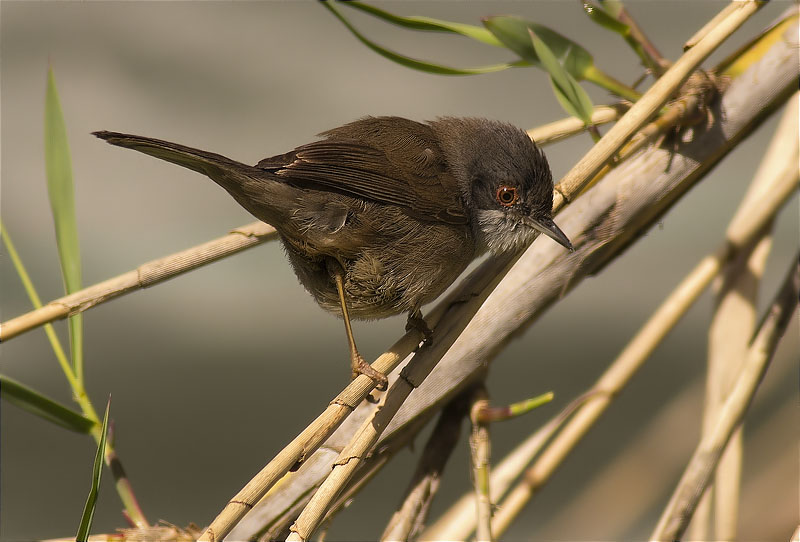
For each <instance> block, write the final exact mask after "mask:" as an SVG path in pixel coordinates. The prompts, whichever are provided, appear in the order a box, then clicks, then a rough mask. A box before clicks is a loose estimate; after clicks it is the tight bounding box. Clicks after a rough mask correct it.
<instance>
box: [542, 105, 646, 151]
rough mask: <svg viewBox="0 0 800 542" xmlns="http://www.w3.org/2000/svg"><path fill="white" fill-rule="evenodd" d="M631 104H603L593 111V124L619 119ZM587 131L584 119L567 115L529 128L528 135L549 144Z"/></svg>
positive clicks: (597, 124) (543, 143)
mask: <svg viewBox="0 0 800 542" xmlns="http://www.w3.org/2000/svg"><path fill="white" fill-rule="evenodd" d="M629 108H630V104H628V103H618V104H614V105H601V106H598V107H595V108H594V111H593V112H592V125H594V126H599V125H601V124H608V123H609V122H614V121H615V120H617V119H619V118H620V117H621V116H622V115H623V114H624V113H625V112H626V111H627V110H628V109H629ZM585 131H586V125H585V124H584V123H583V121H582V120H580V119H579V118H576V117H567V118H565V119H561V120H557V121H554V122H550V123H548V124H543V125H542V126H537V127H536V128H531V129H530V130H528V136H529V137H530V138H531V139H532V140H534V141H535V142H536V144H537V145H540V146H542V145H547V144H549V143H555V142H556V141H561V140H562V139H566V138H568V137H571V136H574V135H576V134H580V133H583V132H585Z"/></svg>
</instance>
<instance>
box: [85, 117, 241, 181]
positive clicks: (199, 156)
mask: <svg viewBox="0 0 800 542" xmlns="http://www.w3.org/2000/svg"><path fill="white" fill-rule="evenodd" d="M92 134H93V135H96V136H97V137H99V138H100V139H104V140H105V141H107V142H108V143H110V144H112V145H116V146H118V147H125V148H127V149H133V150H136V151H139V152H142V153H144V154H149V155H150V156H154V157H156V158H160V159H161V160H166V161H167V162H172V163H173V164H177V165H179V166H183V167H185V168H189V169H191V170H194V171H196V172H198V173H202V174H203V175H207V176H208V177H211V178H212V179H213V180H214V181H216V182H217V183H219V184H221V185H223V187H224V188H228V187H226V186H225V183H224V182H222V179H223V178H225V177H227V175H225V174H226V173H232V172H236V173H240V174H245V175H246V174H247V173H248V172H252V171H253V169H254V168H252V167H251V166H248V165H246V164H242V163H241V162H237V161H235V160H231V159H230V158H226V157H225V156H222V155H220V154H215V153H213V152H206V151H201V150H199V149H193V148H192V147H186V146H184V145H179V144H178V143H171V142H169V141H162V140H160V139H153V138H151V137H142V136H137V135H131V134H122V133H119V132H106V131H100V132H92Z"/></svg>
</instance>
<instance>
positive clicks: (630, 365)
mask: <svg viewBox="0 0 800 542" xmlns="http://www.w3.org/2000/svg"><path fill="white" fill-rule="evenodd" d="M784 160H785V162H784V169H783V171H782V172H781V173H780V174H778V175H777V176H776V177H773V178H772V179H770V181H771V182H770V184H769V189H768V191H767V192H766V193H764V192H763V191H760V196H759V197H757V198H750V199H748V200H745V201H743V202H742V204H741V205H740V207H739V209H738V210H737V213H736V215H735V216H734V218H733V220H732V221H731V224H730V225H729V227H728V233H727V236H726V237H727V238H726V242H725V243H724V244H723V245H722V246H721V247H720V248H719V249H718V250H717V251H715V252H714V254H712V255H709V256H706V257H705V258H703V260H701V261H700V263H699V264H698V265H697V266H696V267H695V268H694V270H692V272H691V273H690V274H689V275H688V276H687V277H686V278H685V279H684V280H683V281H682V282H681V283H680V284H679V285H678V287H677V288H676V289H675V290H674V291H673V292H672V293H671V294H670V295H669V297H668V298H667V299H666V300H665V301H664V302H663V303H662V304H661V305H660V306H659V307H658V309H656V311H655V312H654V313H653V315H652V316H651V317H650V318H649V319H648V321H647V322H646V323H645V325H644V326H643V327H642V328H641V330H640V331H639V332H638V333H637V334H636V335H635V336H634V338H633V339H632V340H631V341H630V342H629V343H628V345H627V346H626V347H625V349H624V350H623V351H622V353H620V355H619V356H618V357H617V359H616V360H615V361H614V362H613V363H612V364H611V366H610V367H609V368H608V369H607V370H606V371H605V372H604V373H603V375H602V376H601V377H600V378H599V379H598V381H597V382H596V383H595V385H594V386H593V387H592V390H594V391H597V392H598V393H597V395H595V396H592V397H591V398H590V399H589V400H588V401H587V402H586V404H585V405H583V406H582V407H581V408H580V409H579V410H578V412H577V413H576V414H575V416H574V417H573V418H572V419H571V420H570V421H569V422H568V423H567V424H566V426H565V427H564V429H563V430H562V431H561V432H560V433H559V434H558V436H557V437H556V438H555V439H554V440H553V441H552V442H551V444H550V445H549V446H548V447H547V448H546V449H545V450H544V452H542V455H541V456H540V457H539V459H538V460H537V461H536V463H535V464H534V465H533V466H532V467H531V468H530V469H529V471H528V472H527V473H526V475H525V480H524V481H523V482H522V483H520V484H519V485H517V486H516V487H515V488H514V489H513V490H512V491H511V492H510V493H509V495H508V497H507V498H506V499H505V500H504V501H503V503H502V507H501V508H499V509H498V511H497V513H496V514H495V517H494V523H493V532H494V533H495V534H496V535H497V536H499V535H501V534H502V533H503V532H505V530H506V529H507V528H508V526H509V525H510V523H511V521H512V520H513V519H514V518H515V517H516V516H517V515H518V514H519V513H520V511H521V510H522V508H523V507H524V506H525V504H527V502H528V501H529V500H530V499H531V497H533V495H534V494H535V493H536V492H537V491H538V490H539V489H540V488H541V487H542V486H543V485H544V484H545V483H546V482H547V480H549V478H550V476H552V474H553V472H554V471H555V469H556V468H557V467H558V466H559V465H560V464H561V462H562V461H563V460H564V458H565V457H566V456H567V454H569V452H570V451H571V450H572V449H573V448H574V447H575V445H576V444H577V443H578V441H579V440H580V439H581V438H582V437H583V435H584V434H585V433H586V431H588V429H589V428H590V427H591V426H592V425H593V424H594V422H595V421H596V420H597V419H598V418H599V417H600V415H601V414H602V413H603V412H604V411H605V409H606V408H607V407H608V406H609V405H610V404H611V401H612V400H613V398H614V396H615V395H616V394H617V393H618V392H619V391H620V390H621V389H622V388H623V387H624V386H625V384H627V382H628V381H629V380H630V378H631V377H632V376H633V375H634V374H635V372H636V371H637V370H638V369H639V367H641V366H642V364H643V363H644V361H645V360H646V359H647V357H648V356H649V355H650V353H652V351H653V350H654V349H655V347H656V346H657V345H658V344H659V343H660V341H661V340H662V339H663V338H664V337H665V336H666V334H667V333H668V332H669V331H670V330H671V329H672V328H673V327H674V326H675V324H677V322H678V321H679V319H680V318H681V317H682V316H683V314H684V313H685V312H686V311H687V310H688V309H689V307H690V306H691V305H692V304H693V303H694V301H695V300H696V299H697V298H698V297H699V295H700V294H701V293H702V291H703V290H704V289H705V288H706V286H708V284H709V283H710V281H711V279H713V277H714V276H715V275H716V274H717V273H718V272H719V270H720V269H721V267H722V265H723V264H724V263H725V262H726V261H728V260H729V258H731V257H732V255H733V254H734V251H737V250H739V249H741V247H743V246H745V245H747V243H749V242H751V241H752V239H753V238H754V237H755V236H756V235H758V233H759V231H760V230H761V229H762V228H763V227H764V225H765V224H766V223H768V222H769V221H770V220H771V219H772V217H773V216H774V214H775V213H776V212H777V211H778V209H779V208H780V207H781V205H782V204H783V203H784V202H785V201H786V200H787V199H788V198H789V197H790V196H791V194H792V193H793V192H794V191H795V190H796V189H797V184H798V180H800V172H798V156H797V154H794V155H792V154H790V155H788V156H786V157H784Z"/></svg>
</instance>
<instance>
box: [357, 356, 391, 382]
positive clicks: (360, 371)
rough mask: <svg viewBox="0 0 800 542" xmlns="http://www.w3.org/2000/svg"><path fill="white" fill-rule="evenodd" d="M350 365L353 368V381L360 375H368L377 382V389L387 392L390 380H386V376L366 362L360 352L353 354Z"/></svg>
mask: <svg viewBox="0 0 800 542" xmlns="http://www.w3.org/2000/svg"><path fill="white" fill-rule="evenodd" d="M350 363H351V366H352V368H353V380H355V379H356V378H357V377H358V375H366V376H368V377H370V378H371V379H372V380H374V381H375V389H377V390H378V391H386V389H387V388H388V387H389V379H388V378H386V375H385V374H383V373H382V372H380V371H378V370H376V369H373V368H372V365H370V364H369V363H367V362H366V361H364V358H362V357H361V354H359V353H358V352H353V354H352V356H351V360H350Z"/></svg>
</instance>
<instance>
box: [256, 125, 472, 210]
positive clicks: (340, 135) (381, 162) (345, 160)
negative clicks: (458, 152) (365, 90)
mask: <svg viewBox="0 0 800 542" xmlns="http://www.w3.org/2000/svg"><path fill="white" fill-rule="evenodd" d="M320 135H322V136H323V137H325V139H322V140H320V141H316V142H313V143H309V144H307V145H303V146H301V147H298V148H296V149H295V150H294V151H292V152H289V153H286V154H283V155H280V156H274V157H271V158H266V159H264V160H262V161H261V162H259V163H258V164H256V167H257V168H261V169H264V170H268V171H271V172H273V173H274V174H275V175H276V176H277V178H279V179H281V180H283V181H284V182H286V183H288V184H291V185H293V186H296V187H298V188H305V189H312V190H321V191H331V192H336V193H340V194H344V195H347V196H351V197H355V198H361V199H365V200H369V201H373V202H376V203H380V204H387V205H397V206H399V207H401V208H402V209H403V210H404V212H405V213H407V214H409V215H411V216H414V217H415V218H418V219H420V220H426V221H428V220H430V221H440V222H446V223H450V224H465V223H467V216H466V212H465V210H464V206H463V203H462V200H461V196H460V194H459V187H458V185H457V182H456V180H455V178H454V177H453V176H452V175H451V174H450V172H449V171H448V169H447V164H446V161H445V159H444V156H443V154H442V150H441V149H440V148H439V145H438V144H437V143H436V138H435V136H434V134H433V132H432V131H431V130H430V127H428V125H425V124H420V123H417V122H413V121H410V120H406V119H402V118H399V117H370V118H365V119H361V120H358V121H356V122H353V123H350V124H347V125H345V126H342V127H340V128H336V129H334V130H331V131H329V132H324V133H323V134H320Z"/></svg>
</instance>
